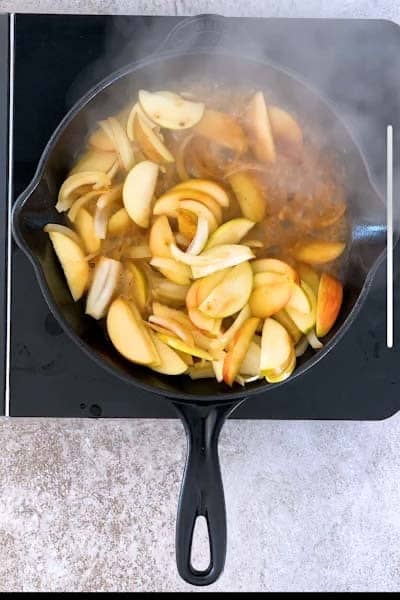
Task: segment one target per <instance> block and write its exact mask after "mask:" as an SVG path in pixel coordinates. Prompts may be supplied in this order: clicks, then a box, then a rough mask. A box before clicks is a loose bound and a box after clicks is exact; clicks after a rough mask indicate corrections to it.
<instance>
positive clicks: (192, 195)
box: [169, 187, 222, 223]
mask: <svg viewBox="0 0 400 600" xmlns="http://www.w3.org/2000/svg"><path fill="white" fill-rule="evenodd" d="M169 194H170V195H171V196H174V197H176V198H178V199H179V200H196V201H197V202H200V203H201V204H204V206H206V207H207V208H208V209H209V210H210V211H211V212H212V214H213V215H214V217H215V218H216V220H217V222H218V223H221V221H222V208H221V206H220V205H219V204H218V202H217V201H216V200H214V198H213V197H212V196H210V195H209V194H206V193H205V192H201V191H200V190H194V189H190V188H186V187H183V188H179V189H175V190H172V191H171V192H170V193H169Z"/></svg>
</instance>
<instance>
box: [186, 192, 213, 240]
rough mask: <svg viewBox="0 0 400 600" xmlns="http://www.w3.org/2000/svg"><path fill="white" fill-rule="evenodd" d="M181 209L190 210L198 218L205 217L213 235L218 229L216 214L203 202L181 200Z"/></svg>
mask: <svg viewBox="0 0 400 600" xmlns="http://www.w3.org/2000/svg"><path fill="white" fill-rule="evenodd" d="M179 208H180V209H183V210H188V211H189V212H191V213H193V214H195V215H196V216H197V218H199V217H204V218H205V219H207V222H208V229H209V231H210V233H213V232H214V231H215V230H216V229H217V227H218V221H217V219H216V218H215V215H214V213H213V212H212V211H211V210H210V209H209V208H208V207H207V206H205V204H203V203H202V202H199V201H198V200H181V201H180V202H179Z"/></svg>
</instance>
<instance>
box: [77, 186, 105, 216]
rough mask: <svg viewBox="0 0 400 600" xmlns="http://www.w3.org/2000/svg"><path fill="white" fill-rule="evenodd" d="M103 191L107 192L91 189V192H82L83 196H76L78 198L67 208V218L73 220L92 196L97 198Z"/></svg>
mask: <svg viewBox="0 0 400 600" xmlns="http://www.w3.org/2000/svg"><path fill="white" fill-rule="evenodd" d="M105 193H107V190H93V191H92V192H88V193H87V194H84V195H83V196H81V197H80V198H78V200H75V202H74V203H73V205H72V206H71V208H70V209H69V212H68V219H69V220H70V221H72V222H74V221H75V219H76V217H77V215H78V212H79V211H80V210H81V208H83V207H84V206H86V204H88V202H90V201H91V200H93V199H94V198H98V197H99V196H102V195H103V194H105Z"/></svg>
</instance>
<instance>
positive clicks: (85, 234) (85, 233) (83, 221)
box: [75, 208, 101, 254]
mask: <svg viewBox="0 0 400 600" xmlns="http://www.w3.org/2000/svg"><path fill="white" fill-rule="evenodd" d="M75 228H76V231H77V232H78V234H79V235H80V237H81V239H82V241H83V244H84V246H85V250H86V251H87V252H88V254H94V253H95V252H98V251H99V250H100V246H101V241H100V240H99V238H98V237H97V236H96V234H95V231H94V219H93V217H92V215H91V214H90V212H88V211H87V210H86V209H85V208H81V210H80V211H79V213H78V216H77V217H76V220H75Z"/></svg>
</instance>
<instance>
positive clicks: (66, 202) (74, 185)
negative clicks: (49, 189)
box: [56, 171, 111, 212]
mask: <svg viewBox="0 0 400 600" xmlns="http://www.w3.org/2000/svg"><path fill="white" fill-rule="evenodd" d="M86 185H98V186H99V187H105V188H107V187H109V186H110V185H111V180H110V178H109V177H108V175H107V174H106V173H102V172H101V171H83V172H80V173H75V174H74V175H70V176H69V177H67V179H66V180H65V181H64V183H63V184H62V186H61V187H60V191H59V192H58V200H57V204H56V210H58V212H64V211H66V210H68V209H69V208H71V206H72V203H73V201H74V197H73V192H75V191H76V190H77V189H78V188H80V187H81V186H86Z"/></svg>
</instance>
